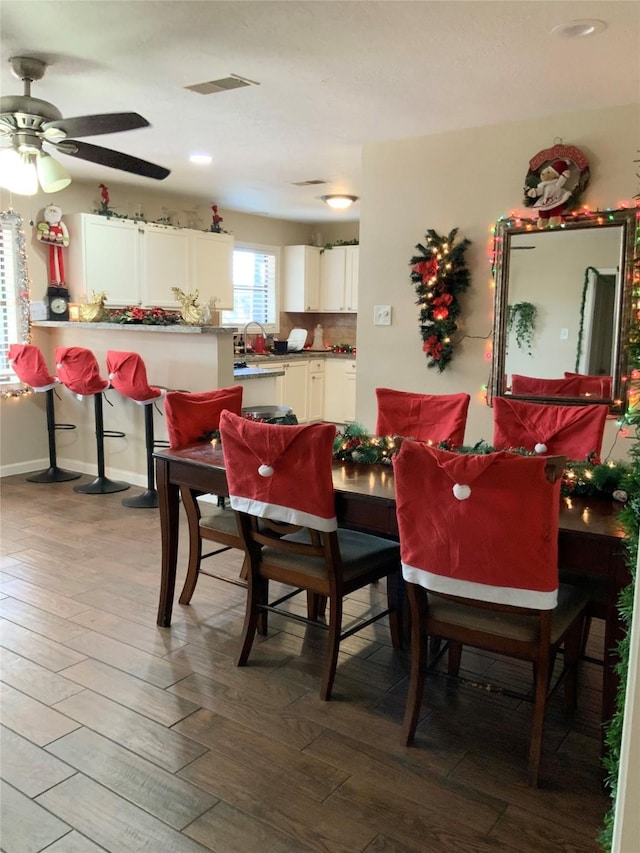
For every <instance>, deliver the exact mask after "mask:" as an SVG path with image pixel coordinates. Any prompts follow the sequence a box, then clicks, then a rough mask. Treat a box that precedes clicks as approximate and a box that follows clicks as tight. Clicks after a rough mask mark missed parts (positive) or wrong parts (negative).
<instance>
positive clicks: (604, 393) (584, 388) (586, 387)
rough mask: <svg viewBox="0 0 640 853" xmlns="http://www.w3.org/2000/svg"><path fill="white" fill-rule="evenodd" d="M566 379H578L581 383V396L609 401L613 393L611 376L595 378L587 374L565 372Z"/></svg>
mask: <svg viewBox="0 0 640 853" xmlns="http://www.w3.org/2000/svg"><path fill="white" fill-rule="evenodd" d="M564 375H565V379H573V378H575V379H578V380H579V382H580V396H581V397H585V396H589V397H602V398H604V399H609V398H610V397H611V393H612V387H611V386H612V378H611V376H593V375H590V374H587V373H568V372H567V371H566V370H565V372H564Z"/></svg>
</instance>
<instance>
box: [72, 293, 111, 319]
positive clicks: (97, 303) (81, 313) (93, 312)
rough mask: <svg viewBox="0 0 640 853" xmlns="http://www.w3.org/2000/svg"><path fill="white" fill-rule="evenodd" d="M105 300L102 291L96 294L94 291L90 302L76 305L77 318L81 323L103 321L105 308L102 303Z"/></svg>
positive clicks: (105, 295) (105, 297)
mask: <svg viewBox="0 0 640 853" xmlns="http://www.w3.org/2000/svg"><path fill="white" fill-rule="evenodd" d="M106 300H107V294H106V293H105V292H104V291H100V293H96V292H95V291H94V293H93V297H92V299H91V302H86V303H80V304H79V305H78V317H79V319H80V322H81V323H99V322H100V321H101V320H103V319H104V314H105V308H104V303H105V302H106Z"/></svg>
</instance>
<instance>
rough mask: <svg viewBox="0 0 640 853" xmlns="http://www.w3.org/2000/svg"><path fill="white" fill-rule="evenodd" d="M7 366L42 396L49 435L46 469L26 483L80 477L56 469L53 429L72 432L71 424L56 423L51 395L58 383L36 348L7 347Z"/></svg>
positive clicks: (78, 473)
mask: <svg viewBox="0 0 640 853" xmlns="http://www.w3.org/2000/svg"><path fill="white" fill-rule="evenodd" d="M7 355H8V357H9V364H10V365H11V367H12V368H13V372H14V373H15V374H16V376H17V377H18V379H19V380H20V381H21V382H24V383H25V384H26V385H30V386H31V387H32V388H33V390H34V391H35V392H36V393H44V394H46V401H47V432H48V434H49V467H48V468H47V470H46V471H39V472H38V473H37V474H31V475H30V476H29V477H27V481H28V482H29V483H64V482H66V481H67V480H77V479H78V477H80V476H82V475H81V474H80V472H79V471H66V470H65V469H64V468H58V464H57V457H56V430H57V429H75V428H76V427H75V424H57V423H56V422H55V412H54V405H53V394H54V389H55V387H56V385H58V384H59V382H60V380H59V379H58V378H57V377H56V376H52V375H51V374H50V373H49V369H48V367H47V365H46V362H45V360H44V356H43V355H42V352H41V351H40V349H39V347H37V346H34V345H33V344H11V346H10V347H9V352H8V353H7Z"/></svg>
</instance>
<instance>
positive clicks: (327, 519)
mask: <svg viewBox="0 0 640 853" xmlns="http://www.w3.org/2000/svg"><path fill="white" fill-rule="evenodd" d="M220 434H221V438H222V446H223V449H224V459H225V469H226V473H227V482H228V485H229V496H230V502H231V506H232V507H233V509H234V510H235V511H236V514H237V517H238V520H239V524H240V533H241V537H242V540H243V544H244V548H245V553H246V556H247V563H248V594H247V608H246V614H245V621H244V628H243V635H242V640H241V643H240V649H239V653H238V656H237V660H236V663H237V665H238V666H244V665H245V664H246V663H247V661H248V658H249V654H250V652H251V647H252V645H253V641H254V638H255V634H256V631H264V632H265V633H266V630H267V624H266V619H265V620H264V622H263V624H262V626H261V625H260V623H259V618H260V615H261V614H263V615H265V616H266V615H267V614H268V613H273V612H275V613H278V614H281V615H282V616H284V617H288V618H293V619H297V620H301V621H303V622H305V623H306V624H314V625H319V626H321V627H323V628H326V629H327V631H328V641H327V648H326V652H325V657H324V668H323V675H322V683H321V687H320V698H321V699H325V700H326V699H330V697H331V692H332V688H333V683H334V679H335V674H336V667H337V662H338V650H339V647H340V642H341V640H343V639H345V638H346V637H350V636H351V635H352V634H354V633H356V631H359V630H360V629H361V628H364V627H365V626H367V625H370V624H371V623H372V622H375V621H377V620H378V619H381V618H382V617H383V616H387V615H388V617H389V627H390V633H391V640H392V644H393V647H394V648H396V649H397V648H400V646H401V636H400V624H399V618H398V606H397V599H398V595H399V591H400V583H401V581H400V549H399V546H398V544H397V542H393V541H390V540H387V539H382V538H380V537H377V536H372V535H369V534H365V533H359V532H356V531H353V530H345V529H338V523H337V519H336V508H335V495H334V489H333V479H332V453H333V442H334V439H335V435H336V431H335V427H334V426H333V425H332V424H305V425H303V426H285V425H278V424H267V423H260V422H255V421H250V420H247V419H243V418H240V417H238V416H237V415H235V414H233V413H232V412H223V413H222V414H221V416H220ZM382 578H386V579H387V608H386V609H385V610H384V611H383V612H381V613H377V614H373V615H372V616H370V617H366V618H363V619H360V620H358V621H357V624H355V625H351V626H349V627H348V628H346V629H344V630H343V626H342V621H343V618H342V617H343V599H344V597H345V596H347V595H349V594H350V593H352V592H354V591H355V590H358V589H360V588H362V587H364V586H366V585H368V584H370V583H372V582H373V581H376V580H380V579H382ZM270 581H273V582H276V583H279V584H284V585H285V586H288V587H292V588H293V589H292V590H291V591H289V592H286V593H285V594H283V595H281V596H279V597H277V598H276V599H275V600H271V599H270V597H269V582H270ZM303 591H306V592H307V594H308V595H309V593H311V595H312V596H313V597H315V599H316V600H320V599H321V598H326V599H327V600H328V603H329V615H328V621H324V620H320V619H315V618H311V619H309V617H308V616H307V618H305V617H303V616H299V615H298V614H297V613H291V612H290V611H288V610H284V609H283V608H282V607H281V605H282V604H284V603H285V602H286V601H288V600H289V599H290V598H292V597H293V596H295V595H296V594H298V593H300V592H303ZM311 615H312V617H313V616H315V614H311Z"/></svg>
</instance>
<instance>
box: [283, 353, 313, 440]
mask: <svg viewBox="0 0 640 853" xmlns="http://www.w3.org/2000/svg"><path fill="white" fill-rule="evenodd" d="M308 369H309V362H308V361H289V362H287V363H286V364H285V374H284V383H283V391H282V405H283V406H290V407H291V408H292V409H293V414H294V415H295V416H296V417H297V418H298V421H299V423H301V424H303V423H306V421H307V375H308Z"/></svg>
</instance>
